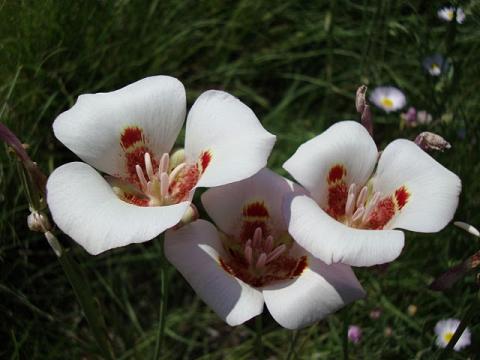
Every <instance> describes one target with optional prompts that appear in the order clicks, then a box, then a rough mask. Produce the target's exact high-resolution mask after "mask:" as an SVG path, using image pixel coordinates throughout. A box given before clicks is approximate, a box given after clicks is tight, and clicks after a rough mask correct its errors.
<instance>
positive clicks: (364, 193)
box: [357, 186, 368, 208]
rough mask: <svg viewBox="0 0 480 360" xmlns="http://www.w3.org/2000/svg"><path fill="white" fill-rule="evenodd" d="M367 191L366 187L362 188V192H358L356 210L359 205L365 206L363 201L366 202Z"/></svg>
mask: <svg viewBox="0 0 480 360" xmlns="http://www.w3.org/2000/svg"><path fill="white" fill-rule="evenodd" d="M367 191H368V188H367V187H366V186H364V187H363V188H362V190H360V194H359V195H358V198H357V208H358V207H359V206H360V205H363V204H365V200H367Z"/></svg>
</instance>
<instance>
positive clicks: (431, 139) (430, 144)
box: [415, 131, 452, 151]
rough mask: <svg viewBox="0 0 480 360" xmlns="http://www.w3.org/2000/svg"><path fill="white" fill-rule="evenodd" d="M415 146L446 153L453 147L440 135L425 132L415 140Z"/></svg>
mask: <svg viewBox="0 0 480 360" xmlns="http://www.w3.org/2000/svg"><path fill="white" fill-rule="evenodd" d="M415 144H417V145H418V146H420V147H421V148H422V149H423V150H425V151H427V150H439V151H444V150H445V149H450V148H451V147H452V146H451V145H450V143H449V142H448V141H447V140H445V139H444V138H443V137H441V136H440V135H437V134H434V133H431V132H428V131H424V132H422V133H420V134H419V135H418V136H417V137H416V138H415Z"/></svg>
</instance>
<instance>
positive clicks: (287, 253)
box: [165, 169, 364, 329]
mask: <svg viewBox="0 0 480 360" xmlns="http://www.w3.org/2000/svg"><path fill="white" fill-rule="evenodd" d="M293 190H294V186H293V184H292V183H291V182H289V181H288V180H286V179H284V178H283V177H281V176H279V175H276V174H275V173H273V172H272V171H270V170H267V169H264V170H261V171H260V172H259V173H258V174H256V175H254V176H253V177H251V178H249V179H247V180H243V181H240V182H237V183H233V184H229V185H224V186H221V187H217V188H214V189H210V190H208V191H207V192H205V193H204V195H203V196H202V203H203V205H204V207H205V209H206V210H207V212H208V214H209V215H210V217H211V218H212V219H213V221H215V223H216V225H217V226H218V228H219V229H218V230H217V228H216V227H215V226H214V225H213V224H211V223H209V222H207V221H204V220H198V221H195V222H193V223H190V224H188V225H186V226H184V227H182V228H180V229H179V230H169V231H167V233H166V238H165V255H166V257H167V259H168V260H169V261H170V262H171V263H172V264H173V265H174V266H175V267H176V268H177V269H178V270H179V271H180V272H181V273H182V275H183V276H184V277H185V279H186V280H187V281H188V282H189V283H190V285H191V286H192V287H193V289H194V290H195V291H196V292H197V293H198V295H199V296H200V297H201V298H202V299H203V300H204V301H205V302H206V303H207V304H208V305H209V306H210V307H211V308H212V309H213V310H214V311H215V312H216V313H217V314H218V316H220V317H221V318H222V319H224V320H225V321H226V322H227V323H228V324H229V325H232V326H234V325H239V324H242V323H244V322H245V321H247V320H249V319H250V318H252V317H254V316H256V315H258V314H260V313H262V311H263V306H264V304H265V305H266V306H267V308H268V310H269V311H270V313H271V315H272V316H273V318H274V319H275V320H276V321H277V322H278V323H279V324H280V325H282V326H283V327H286V328H289V329H296V328H300V327H304V326H307V325H310V324H312V323H314V322H316V321H318V320H320V319H322V318H324V317H325V316H327V315H328V314H330V313H332V312H334V311H336V310H338V309H339V308H341V307H342V306H344V305H346V304H348V303H350V302H352V301H354V300H356V299H359V298H361V297H363V296H364V292H363V289H362V287H361V285H360V284H359V283H358V280H357V279H356V277H355V275H354V273H353V271H352V270H351V268H350V267H349V266H347V265H343V264H334V265H326V264H325V263H324V262H323V261H321V260H319V259H315V258H314V257H312V256H310V254H309V253H308V252H306V251H305V250H304V249H302V248H301V247H300V246H298V245H297V244H296V243H295V241H294V239H292V237H291V236H290V234H289V233H288V231H287V223H286V222H285V217H286V216H285V214H283V211H282V202H283V197H284V195H285V194H289V193H291V192H292V191H293ZM296 190H297V191H301V190H300V189H298V188H297V189H296Z"/></svg>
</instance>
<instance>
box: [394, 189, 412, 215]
mask: <svg viewBox="0 0 480 360" xmlns="http://www.w3.org/2000/svg"><path fill="white" fill-rule="evenodd" d="M409 198H410V193H409V192H408V191H407V188H406V187H405V186H402V187H400V188H398V189H397V190H395V199H397V205H398V209H399V210H401V209H402V208H403V207H404V206H405V204H406V203H407V202H408V199H409Z"/></svg>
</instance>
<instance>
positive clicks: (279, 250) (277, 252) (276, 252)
mask: <svg viewBox="0 0 480 360" xmlns="http://www.w3.org/2000/svg"><path fill="white" fill-rule="evenodd" d="M285 250H287V246H286V245H285V244H282V245H280V246H278V247H277V248H276V249H275V250H273V251H272V252H271V253H270V254H268V257H267V261H266V264H268V263H269V262H271V261H273V260H275V259H276V258H278V257H279V256H280V255H282V254H283V253H284V252H285Z"/></svg>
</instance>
